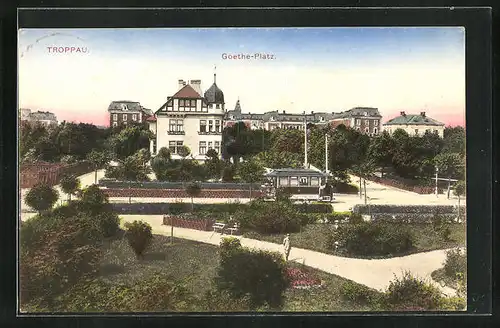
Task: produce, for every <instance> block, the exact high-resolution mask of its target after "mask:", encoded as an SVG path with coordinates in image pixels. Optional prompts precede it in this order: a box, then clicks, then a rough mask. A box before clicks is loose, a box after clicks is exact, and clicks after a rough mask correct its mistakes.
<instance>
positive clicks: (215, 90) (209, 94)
mask: <svg viewBox="0 0 500 328" xmlns="http://www.w3.org/2000/svg"><path fill="white" fill-rule="evenodd" d="M204 96H205V99H206V100H207V102H208V103H209V104H221V105H223V104H224V92H222V90H221V89H219V87H218V86H217V74H216V73H214V83H213V84H212V86H211V87H210V88H208V90H207V91H205V94H204Z"/></svg>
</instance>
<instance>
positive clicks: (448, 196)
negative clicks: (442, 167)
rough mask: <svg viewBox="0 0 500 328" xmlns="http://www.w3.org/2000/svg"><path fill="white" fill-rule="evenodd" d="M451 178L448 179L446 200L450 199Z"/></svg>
mask: <svg viewBox="0 0 500 328" xmlns="http://www.w3.org/2000/svg"><path fill="white" fill-rule="evenodd" d="M450 184H451V181H450V177H448V190H447V191H446V198H448V199H450Z"/></svg>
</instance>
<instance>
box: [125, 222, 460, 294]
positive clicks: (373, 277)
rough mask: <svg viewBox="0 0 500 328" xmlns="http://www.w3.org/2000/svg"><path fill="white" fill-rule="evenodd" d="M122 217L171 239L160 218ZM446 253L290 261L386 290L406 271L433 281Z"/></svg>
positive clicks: (305, 255) (301, 254)
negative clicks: (138, 221) (383, 257)
mask: <svg viewBox="0 0 500 328" xmlns="http://www.w3.org/2000/svg"><path fill="white" fill-rule="evenodd" d="M120 217H121V218H122V223H125V222H132V221H134V220H143V221H145V222H148V223H149V224H150V225H151V227H152V228H153V233H155V234H161V235H166V236H169V235H170V231H171V227H170V226H165V225H163V224H162V223H163V222H162V216H161V215H121V216H120ZM174 236H175V237H179V238H185V239H190V240H195V241H199V242H203V243H208V244H212V245H219V243H220V239H221V235H220V234H219V233H215V234H214V233H213V232H210V231H198V230H192V229H184V228H177V227H175V228H174ZM238 238H239V239H240V240H241V244H242V245H243V246H246V247H251V248H258V249H264V250H269V251H279V252H282V247H281V245H279V244H275V243H269V242H265V241H260V240H254V239H248V238H243V237H238ZM292 246H293V240H292ZM445 251H446V250H438V251H432V252H427V253H419V254H414V255H409V256H404V257H396V258H391V259H380V260H364V259H352V258H345V257H339V256H333V255H329V254H324V253H320V252H315V251H311V250H307V249H300V248H295V247H292V250H291V253H290V259H291V260H294V261H296V262H300V263H304V264H305V265H308V266H311V267H313V268H316V269H319V270H322V271H325V272H328V273H332V274H335V275H338V276H341V277H344V278H347V279H350V280H353V281H355V282H357V283H360V284H363V285H366V286H368V287H371V288H374V289H377V290H384V289H385V288H386V287H387V286H388V285H389V282H390V281H391V280H393V279H394V275H397V276H401V274H402V273H403V272H404V271H405V270H409V271H411V272H412V273H413V274H414V275H416V276H418V277H421V278H427V279H430V280H431V278H430V274H431V273H432V272H433V271H434V270H436V269H439V268H441V267H442V265H443V261H444V260H445V258H446V255H445ZM439 287H440V289H441V290H442V291H443V293H445V294H446V295H450V296H451V295H455V291H454V290H453V289H451V288H448V287H442V286H439Z"/></svg>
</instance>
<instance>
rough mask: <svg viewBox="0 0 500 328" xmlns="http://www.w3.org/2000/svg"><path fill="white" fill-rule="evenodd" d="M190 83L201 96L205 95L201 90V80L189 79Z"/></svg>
mask: <svg viewBox="0 0 500 328" xmlns="http://www.w3.org/2000/svg"><path fill="white" fill-rule="evenodd" d="M189 84H190V85H191V87H193V89H194V90H195V91H196V92H197V93H198V94H199V95H200V96H203V95H202V93H203V92H202V91H201V80H191V81H189Z"/></svg>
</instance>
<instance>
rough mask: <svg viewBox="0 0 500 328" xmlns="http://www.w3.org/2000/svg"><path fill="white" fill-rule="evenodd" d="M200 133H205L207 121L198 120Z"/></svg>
mask: <svg viewBox="0 0 500 328" xmlns="http://www.w3.org/2000/svg"><path fill="white" fill-rule="evenodd" d="M200 132H207V121H206V120H200Z"/></svg>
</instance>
